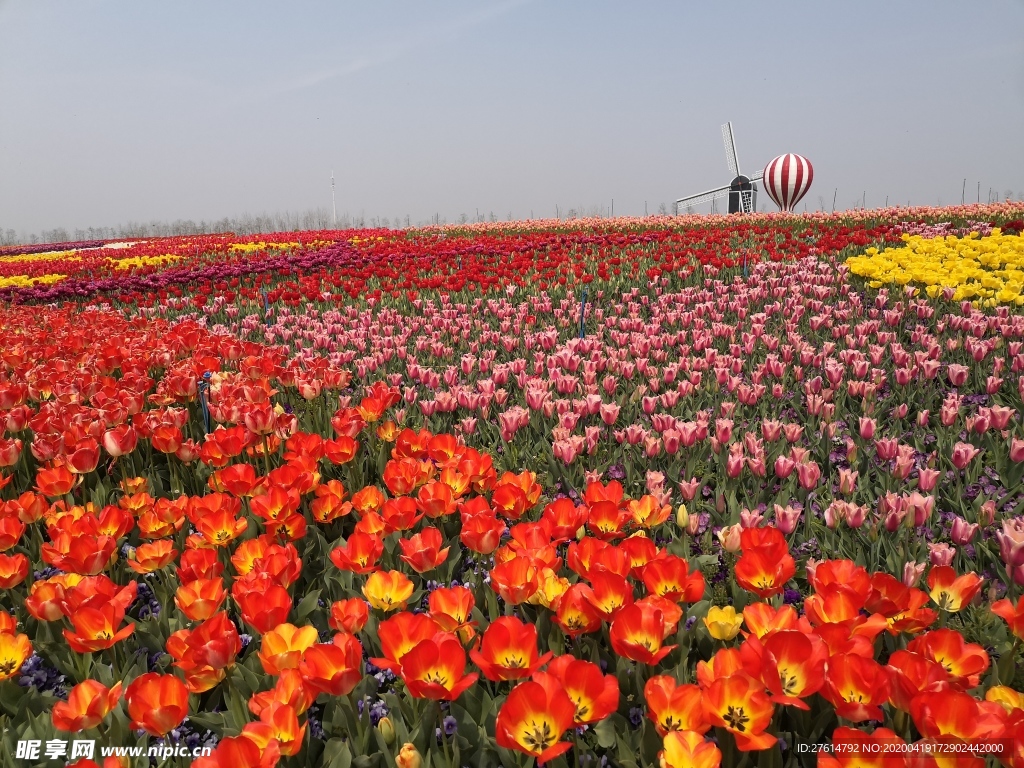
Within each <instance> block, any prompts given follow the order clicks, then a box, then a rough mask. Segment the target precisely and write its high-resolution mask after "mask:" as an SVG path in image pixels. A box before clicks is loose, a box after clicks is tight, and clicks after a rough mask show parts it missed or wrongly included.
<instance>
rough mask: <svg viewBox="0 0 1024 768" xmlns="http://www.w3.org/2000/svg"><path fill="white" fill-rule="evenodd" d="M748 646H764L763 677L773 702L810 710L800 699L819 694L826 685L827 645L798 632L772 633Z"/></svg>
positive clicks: (814, 637)
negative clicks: (758, 644) (757, 644)
mask: <svg viewBox="0 0 1024 768" xmlns="http://www.w3.org/2000/svg"><path fill="white" fill-rule="evenodd" d="M748 642H751V643H761V644H762V654H761V669H760V677H761V680H762V681H763V682H764V684H765V686H766V687H767V688H768V690H769V691H770V692H771V698H772V701H774V702H776V703H778V704H789V705H791V706H794V707H797V708H798V709H804V710H807V709H810V707H808V706H807V704H805V703H804V702H803V701H801V699H803V698H806V697H808V696H810V695H812V694H814V693H817V691H818V690H819V689H820V688H821V686H822V685H824V683H825V663H826V662H827V661H828V647H827V646H826V645H825V643H823V642H822V641H821V639H819V638H818V637H817V636H816V635H810V634H805V633H804V632H800V631H797V630H783V631H781V632H772V633H771V634H770V635H767V636H766V637H765V638H764V639H763V640H751V641H748Z"/></svg>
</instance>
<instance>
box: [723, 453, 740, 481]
mask: <svg viewBox="0 0 1024 768" xmlns="http://www.w3.org/2000/svg"><path fill="white" fill-rule="evenodd" d="M742 472H743V454H742V453H740V454H736V453H732V452H730V453H729V456H728V457H726V459H725V474H726V475H728V476H729V478H730V479H732V480H735V479H736V478H737V477H739V476H740V474H742Z"/></svg>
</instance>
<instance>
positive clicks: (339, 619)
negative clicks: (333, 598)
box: [327, 597, 370, 635]
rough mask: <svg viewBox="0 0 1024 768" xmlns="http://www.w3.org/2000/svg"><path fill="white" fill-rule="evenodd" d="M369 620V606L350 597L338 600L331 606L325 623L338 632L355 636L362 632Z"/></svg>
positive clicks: (363, 601) (356, 598)
mask: <svg viewBox="0 0 1024 768" xmlns="http://www.w3.org/2000/svg"><path fill="white" fill-rule="evenodd" d="M369 618H370V606H369V604H368V603H367V602H366V601H365V600H360V599H359V598H358V597H350V598H347V599H345V600H338V601H337V602H335V603H333V604H332V605H331V615H330V617H329V618H328V619H327V623H328V624H330V626H331V627H332V628H333V629H336V630H338V631H339V632H348V633H349V634H350V635H355V634H357V633H359V632H362V630H363V627H365V626H366V622H367V621H368V620H369Z"/></svg>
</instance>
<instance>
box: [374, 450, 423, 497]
mask: <svg viewBox="0 0 1024 768" xmlns="http://www.w3.org/2000/svg"><path fill="white" fill-rule="evenodd" d="M422 477H423V469H422V464H421V462H420V461H418V460H416V459H392V460H391V461H389V462H388V463H387V464H385V465H384V473H383V474H382V475H381V478H382V479H383V480H384V485H386V486H387V489H388V490H389V491H390V492H391V495H392V496H404V495H405V494H407V493H411V492H412V491H413V490H415V489H416V488H418V487H419V486H420V485H423V482H420V479H421V478H422Z"/></svg>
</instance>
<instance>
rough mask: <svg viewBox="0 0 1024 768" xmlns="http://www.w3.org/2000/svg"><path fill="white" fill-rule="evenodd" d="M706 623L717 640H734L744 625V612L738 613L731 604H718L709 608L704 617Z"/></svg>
mask: <svg viewBox="0 0 1024 768" xmlns="http://www.w3.org/2000/svg"><path fill="white" fill-rule="evenodd" d="M704 625H705V626H706V627H707V628H708V632H710V633H711V636H712V637H713V638H715V640H732V639H733V638H734V637H736V635H738V634H739V631H740V627H741V626H742V625H743V614H737V613H736V609H735V608H733V607H732V606H731V605H727V606H725V607H724V608H719V607H718V606H717V605H714V606H712V607H711V608H709V609H708V615H707V616H705V617H704Z"/></svg>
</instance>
